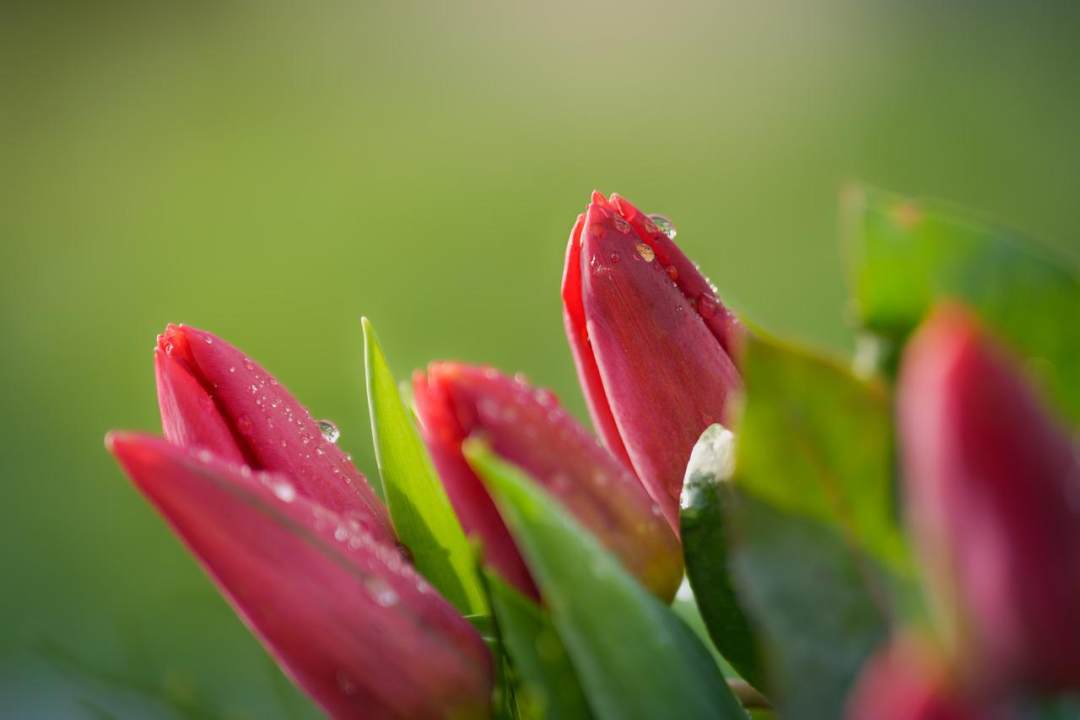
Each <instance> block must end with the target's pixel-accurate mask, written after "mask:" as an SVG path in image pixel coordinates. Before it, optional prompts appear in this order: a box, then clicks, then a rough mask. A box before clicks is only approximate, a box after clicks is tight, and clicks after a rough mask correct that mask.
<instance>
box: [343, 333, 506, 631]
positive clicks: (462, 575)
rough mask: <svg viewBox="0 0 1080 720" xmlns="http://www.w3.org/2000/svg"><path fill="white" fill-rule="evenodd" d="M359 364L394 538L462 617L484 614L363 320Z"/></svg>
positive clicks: (469, 557)
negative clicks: (403, 546)
mask: <svg viewBox="0 0 1080 720" xmlns="http://www.w3.org/2000/svg"><path fill="white" fill-rule="evenodd" d="M362 323H363V327H364V361H365V362H364V364H365V369H366V374H367V395H368V408H369V410H370V412H371V433H372V437H373V439H374V443H375V458H376V460H377V462H378V465H379V475H380V476H381V477H382V482H383V493H384V497H385V498H386V504H387V506H388V507H389V509H390V518H391V520H392V521H393V523H394V530H395V531H396V532H397V535H398V538H399V539H400V540H401V542H402V543H404V544H405V546H406V547H407V548H409V551H410V552H411V553H412V559H413V564H414V565H415V566H416V568H417V570H419V571H420V573H421V574H422V575H423V576H424V577H425V578H427V579H428V580H429V581H430V582H431V584H432V585H434V586H435V588H436V589H438V590H439V592H441V593H442V594H443V596H444V597H446V599H447V600H449V601H450V602H452V603H453V604H454V606H455V607H457V608H458V610H460V611H461V612H462V613H465V614H483V613H485V612H486V611H487V606H486V602H485V599H484V592H483V589H482V588H481V587H480V581H479V579H478V578H477V576H476V572H475V567H476V566H475V562H474V560H473V553H472V548H471V547H470V545H469V541H468V539H467V538H466V537H465V532H464V530H462V528H461V524H460V523H459V522H458V519H457V516H456V515H455V514H454V510H453V508H452V507H451V505H450V498H448V497H447V495H446V490H444V489H443V486H442V483H441V482H439V478H438V476H437V475H436V474H435V470H434V467H433V466H432V464H431V459H430V458H429V457H428V454H427V450H426V449H425V448H424V444H423V442H421V440H420V436H419V434H418V433H417V431H416V427H415V426H414V425H413V423H412V418H411V417H410V414H409V412H408V410H407V409H406V407H405V405H404V404H403V403H402V402H401V396H400V395H399V394H398V386H397V382H396V381H395V380H394V376H393V375H392V374H391V372H390V368H389V366H388V365H387V363H386V358H385V357H384V356H383V353H382V349H381V348H380V347H379V341H378V338H377V337H376V335H375V328H374V327H372V325H371V323H370V322H369V321H368V320H367V318H364V320H363V321H362Z"/></svg>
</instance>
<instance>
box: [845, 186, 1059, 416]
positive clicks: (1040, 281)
mask: <svg viewBox="0 0 1080 720" xmlns="http://www.w3.org/2000/svg"><path fill="white" fill-rule="evenodd" d="M844 214H845V226H846V232H847V234H848V236H849V242H848V245H849V252H850V254H851V276H852V284H853V291H854V300H855V309H856V313H857V317H858V322H859V323H860V324H861V325H862V327H864V328H865V329H866V330H868V331H870V332H872V333H874V334H876V335H879V336H881V337H882V338H884V339H885V340H886V341H887V343H888V344H889V345H890V346H891V348H892V350H893V352H894V356H893V358H892V359H893V361H895V352H896V351H897V348H899V347H901V346H902V344H903V342H904V340H905V339H906V338H907V336H908V334H909V333H910V332H911V331H912V330H913V329H914V328H915V326H916V325H918V323H919V322H920V321H921V320H922V318H923V317H924V316H925V315H926V312H927V310H928V309H929V308H930V306H931V305H933V304H934V303H935V302H937V301H938V300H940V299H943V298H952V299H956V300H960V301H962V302H964V303H965V304H967V305H969V306H971V307H972V308H974V309H975V310H976V311H977V312H978V313H979V314H980V315H981V317H982V318H983V319H984V321H985V322H986V323H987V324H988V325H989V326H990V327H991V328H992V329H993V330H994V331H996V332H997V333H998V334H999V335H1000V336H1001V337H1003V338H1004V339H1006V340H1007V341H1009V342H1010V343H1011V345H1012V346H1013V347H1014V349H1015V350H1016V351H1017V352H1019V353H1021V354H1022V355H1024V356H1025V357H1026V358H1027V359H1028V361H1029V364H1030V367H1031V370H1032V372H1033V373H1034V374H1035V375H1036V376H1038V378H1039V379H1040V380H1041V381H1042V383H1043V384H1044V387H1045V389H1046V391H1047V395H1048V397H1050V398H1053V399H1054V400H1055V401H1056V402H1058V404H1059V408H1060V410H1061V411H1062V412H1064V413H1065V414H1066V415H1067V416H1068V417H1069V418H1070V419H1071V420H1072V421H1073V422H1074V423H1076V422H1080V362H1076V358H1077V357H1080V324H1078V323H1075V322H1063V321H1062V320H1063V318H1074V317H1077V315H1080V271H1078V269H1077V268H1076V267H1075V266H1074V265H1073V264H1072V263H1068V262H1065V261H1064V260H1063V259H1060V258H1056V257H1054V256H1053V255H1052V254H1051V253H1049V252H1048V251H1047V250H1045V249H1043V248H1041V247H1040V246H1038V245H1035V244H1034V243H1032V242H1030V241H1027V240H1025V239H1024V238H1022V237H1021V236H1019V235H1018V234H1017V233H1015V232H1013V231H1010V230H1007V229H1004V228H1001V227H998V226H995V225H993V224H991V223H988V222H986V221H985V220H982V219H980V218H977V217H974V216H972V215H971V214H969V213H966V212H964V211H962V210H958V209H956V208H953V207H951V206H948V205H946V204H943V203H937V202H933V201H928V200H921V199H920V200H913V199H909V198H904V197H901V196H899V195H894V194H892V193H887V192H884V191H880V190H873V189H862V190H859V191H853V192H852V193H850V195H849V196H848V197H847V198H846V202H845V213H844Z"/></svg>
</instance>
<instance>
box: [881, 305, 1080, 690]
mask: <svg viewBox="0 0 1080 720" xmlns="http://www.w3.org/2000/svg"><path fill="white" fill-rule="evenodd" d="M898 408H899V431H900V439H901V444H902V451H903V462H904V482H905V494H906V503H907V511H908V520H909V522H910V524H911V527H912V531H913V533H914V535H915V538H916V540H917V542H918V546H919V550H920V551H921V557H922V561H923V565H924V568H925V570H926V572H927V575H928V578H927V579H928V581H929V584H930V586H931V589H932V590H933V593H932V600H933V601H934V603H935V606H936V607H935V609H936V610H937V611H938V613H939V618H940V619H941V620H942V622H941V625H942V629H943V632H944V633H945V636H946V638H947V639H948V641H949V644H950V649H951V650H952V651H953V652H954V653H955V654H956V655H957V661H956V662H957V665H958V666H961V667H967V668H971V670H972V673H973V675H975V679H976V680H977V681H978V682H981V683H982V684H984V685H1000V684H1008V683H1014V684H1015V683H1022V684H1030V685H1034V686H1039V687H1042V688H1047V689H1056V688H1077V687H1080V623H1077V618H1078V617H1080V462H1078V456H1077V452H1076V448H1075V446H1074V444H1073V440H1072V437H1071V436H1070V433H1069V432H1068V431H1067V430H1065V429H1064V428H1063V427H1062V426H1060V425H1059V424H1058V423H1057V421H1056V419H1055V418H1054V417H1052V416H1051V413H1050V412H1049V411H1048V410H1047V409H1046V408H1045V407H1044V406H1043V405H1042V403H1041V401H1040V398H1039V397H1038V396H1037V394H1036V392H1035V391H1034V390H1033V388H1032V387H1031V386H1029V385H1028V383H1027V382H1026V380H1025V378H1024V376H1023V373H1022V372H1021V371H1020V368H1018V367H1017V366H1016V365H1015V363H1014V362H1013V361H1012V359H1011V358H1009V357H1008V356H1007V355H1006V353H1005V352H1003V351H1002V350H1001V349H1000V348H999V347H998V346H996V345H995V344H994V343H992V342H991V341H990V340H989V339H988V338H987V337H986V336H985V335H984V334H983V332H982V331H981V330H980V328H979V327H978V326H977V324H976V322H975V321H974V320H973V318H972V317H971V316H969V315H968V314H967V312H966V311H964V310H962V309H960V308H958V307H955V306H944V307H941V308H939V309H937V310H936V311H934V313H933V314H932V315H931V317H930V318H929V319H928V320H927V321H926V322H925V323H924V324H923V326H922V328H921V329H920V330H919V331H918V332H917V334H916V335H915V337H914V338H913V339H912V340H911V342H910V344H909V345H908V348H907V350H906V352H905V354H904V358H903V364H902V368H901V376H900V380H899V386H898Z"/></svg>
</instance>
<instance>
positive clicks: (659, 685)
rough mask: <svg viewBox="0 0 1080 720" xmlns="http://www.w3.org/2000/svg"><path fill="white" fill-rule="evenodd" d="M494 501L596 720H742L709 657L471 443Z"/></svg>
mask: <svg viewBox="0 0 1080 720" xmlns="http://www.w3.org/2000/svg"><path fill="white" fill-rule="evenodd" d="M466 457H468V459H469V461H470V463H471V464H472V466H473V468H474V469H475V470H476V472H477V473H478V474H479V475H480V477H481V478H483V479H484V481H485V482H486V483H487V486H488V488H489V489H490V491H491V492H492V495H493V496H494V497H495V499H496V503H497V504H498V506H499V509H500V512H502V514H503V518H504V519H505V520H506V522H507V525H508V526H509V527H510V529H511V532H512V533H513V534H514V537H515V539H516V540H517V542H518V546H519V547H520V548H521V550H522V552H523V553H524V555H525V558H526V561H527V562H528V565H529V569H530V570H531V571H532V573H533V576H534V578H535V579H536V581H537V584H538V585H539V586H540V589H541V593H542V594H543V596H544V599H545V601H546V602H547V605H548V608H549V611H550V613H551V618H552V622H553V623H554V625H555V627H556V628H557V629H558V631H559V635H560V637H561V638H562V641H563V643H564V644H565V646H566V649H567V652H568V653H569V654H570V659H571V661H572V663H573V666H574V667H575V668H576V669H577V672H578V678H579V679H580V681H581V685H582V687H583V688H584V690H585V693H586V695H587V697H588V699H589V704H590V706H591V707H592V710H593V713H594V714H595V715H596V717H598V718H618V719H619V720H624V719H632V718H643V719H644V718H658V717H680V718H745V717H746V715H745V713H744V711H743V710H742V708H741V707H740V706H739V704H738V701H737V700H736V699H735V697H734V695H733V694H732V693H731V691H730V690H729V689H728V686H727V684H726V682H725V680H724V677H723V675H722V674H721V673H720V670H719V668H717V666H716V663H715V662H713V659H712V657H711V656H710V655H709V651H708V650H707V649H706V648H705V646H704V645H703V644H702V642H701V641H700V640H699V639H698V638H697V637H696V636H695V635H694V633H693V632H692V631H691V630H690V629H689V628H687V627H686V625H685V624H683V622H682V621H681V620H679V619H678V617H676V616H675V614H674V613H673V612H672V611H671V609H670V608H669V607H667V606H666V605H664V604H663V603H661V602H659V601H658V600H656V598H654V597H653V596H652V595H650V594H649V593H648V592H647V591H645V589H644V588H642V587H641V585H639V584H638V582H637V581H636V580H635V579H634V578H633V577H632V576H631V575H629V574H628V573H627V572H626V571H625V570H623V568H622V566H621V564H620V563H619V561H618V560H616V559H615V558H614V557H613V556H612V555H610V554H609V553H608V552H607V551H606V550H605V549H604V548H603V546H602V545H600V543H599V542H598V541H597V540H596V539H595V538H593V536H592V535H591V534H590V533H589V532H587V531H586V530H584V529H583V528H582V527H581V526H580V525H579V524H578V523H577V522H576V521H575V520H574V519H573V518H571V517H570V516H569V515H568V514H567V513H566V512H565V511H564V510H563V509H562V508H561V507H560V506H559V504H558V503H557V502H556V501H555V500H553V499H552V498H551V497H550V496H549V495H548V494H547V493H546V492H545V491H544V490H543V489H542V488H540V487H539V486H538V485H537V484H535V483H534V482H532V481H531V480H530V479H529V478H527V477H526V476H524V475H523V474H522V473H521V471H520V470H518V469H517V468H515V467H513V466H512V465H508V464H506V463H504V462H502V461H501V460H499V459H498V458H497V457H495V456H494V455H493V454H492V453H490V452H489V451H488V449H487V448H486V447H485V446H484V445H483V443H482V442H479V441H475V440H474V441H470V442H469V443H467V444H466Z"/></svg>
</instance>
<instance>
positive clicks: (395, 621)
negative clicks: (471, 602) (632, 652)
mask: <svg viewBox="0 0 1080 720" xmlns="http://www.w3.org/2000/svg"><path fill="white" fill-rule="evenodd" d="M106 443H107V445H108V447H109V449H110V450H111V451H112V453H113V454H114V455H115V456H116V457H117V459H118V460H119V461H120V463H121V465H123V467H124V469H125V470H126V471H127V473H128V474H129V475H130V476H131V478H132V480H134V482H135V485H136V486H137V487H138V488H139V490H141V491H142V492H143V494H145V495H146V497H147V498H148V499H149V500H150V501H151V502H152V503H153V504H154V505H155V506H156V507H157V509H158V510H159V511H160V512H161V514H162V515H163V516H164V517H165V519H166V520H167V521H168V523H169V524H170V525H171V526H172V528H173V530H175V531H176V533H177V534H178V535H179V536H180V537H181V538H182V539H183V541H184V543H185V544H186V545H187V547H188V548H189V549H190V550H191V551H192V552H193V553H194V554H195V555H196V556H197V557H198V558H199V561H200V562H201V563H202V565H203V567H204V568H205V569H206V571H207V572H208V573H209V574H210V575H211V577H212V578H213V579H214V581H215V582H216V583H217V584H218V585H219V586H220V588H221V590H222V592H223V593H224V594H225V596H226V598H227V599H228V600H229V602H230V603H231V604H232V606H233V607H234V609H235V610H236V611H237V613H238V614H239V615H240V616H241V617H242V618H243V619H244V621H245V623H246V624H247V625H248V626H249V627H251V629H252V630H253V631H254V632H255V634H256V635H257V636H258V637H259V638H260V639H261V640H262V642H263V643H264V644H265V645H266V646H267V648H268V649H269V650H270V652H271V653H272V654H273V655H274V656H275V657H276V658H277V659H278V661H279V662H280V663H281V665H282V667H283V668H284V669H285V670H286V672H287V673H288V674H289V675H290V676H291V677H292V678H293V680H294V681H295V682H296V683H297V684H298V685H299V686H300V687H302V688H303V689H304V690H305V691H306V692H307V693H308V694H309V695H311V697H312V698H313V699H314V700H315V701H316V702H318V703H319V705H321V706H322V708H323V709H324V710H325V711H326V712H327V713H328V714H329V715H330V716H332V717H335V718H360V717H363V718H402V719H404V718H469V717H474V718H479V717H486V716H487V715H488V708H489V699H490V693H491V689H492V684H493V679H492V663H491V658H490V656H489V654H488V651H487V648H486V646H485V645H484V643H483V641H482V640H481V638H480V636H479V635H478V634H477V633H476V632H475V631H474V630H473V629H472V627H471V626H470V625H469V623H468V622H466V621H465V620H464V619H463V618H461V617H460V616H459V615H458V614H457V613H456V612H455V611H454V609H453V607H451V606H450V605H449V604H448V603H447V602H446V601H444V600H443V599H442V598H441V597H440V596H439V595H438V594H437V593H435V591H434V590H432V589H431V587H430V586H429V585H428V584H427V583H426V582H425V581H424V580H423V579H422V578H421V577H420V576H419V575H417V574H416V573H415V572H414V571H413V570H412V569H411V568H410V567H409V566H408V564H407V563H405V562H404V561H403V560H402V558H401V555H400V554H399V553H398V552H397V550H396V549H395V548H393V547H391V546H387V545H384V544H383V543H381V542H380V541H379V540H378V539H376V538H375V537H373V536H372V535H371V534H370V533H369V532H367V530H366V529H365V528H364V527H363V526H362V525H361V524H360V523H358V522H356V521H355V520H353V519H351V518H349V517H347V516H345V515H341V514H339V513H336V512H334V511H332V510H329V509H327V508H325V507H323V506H322V505H319V504H318V503H316V502H314V501H312V500H311V499H309V498H307V497H305V496H304V495H302V494H301V493H300V492H299V488H297V487H295V486H294V485H293V484H292V483H291V482H290V480H289V479H287V478H286V477H285V476H284V475H281V474H278V473H267V472H262V471H252V470H250V469H249V468H248V467H247V466H245V465H238V464H235V463H233V462H230V461H227V460H224V459H221V458H219V457H216V456H215V455H214V454H212V453H211V452H210V451H208V450H196V449H192V448H183V447H178V446H177V445H174V444H171V443H168V442H166V441H164V440H160V439H157V438H153V437H148V436H144V435H133V434H127V433H118V434H112V435H110V436H109V437H108V439H107V441H106Z"/></svg>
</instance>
